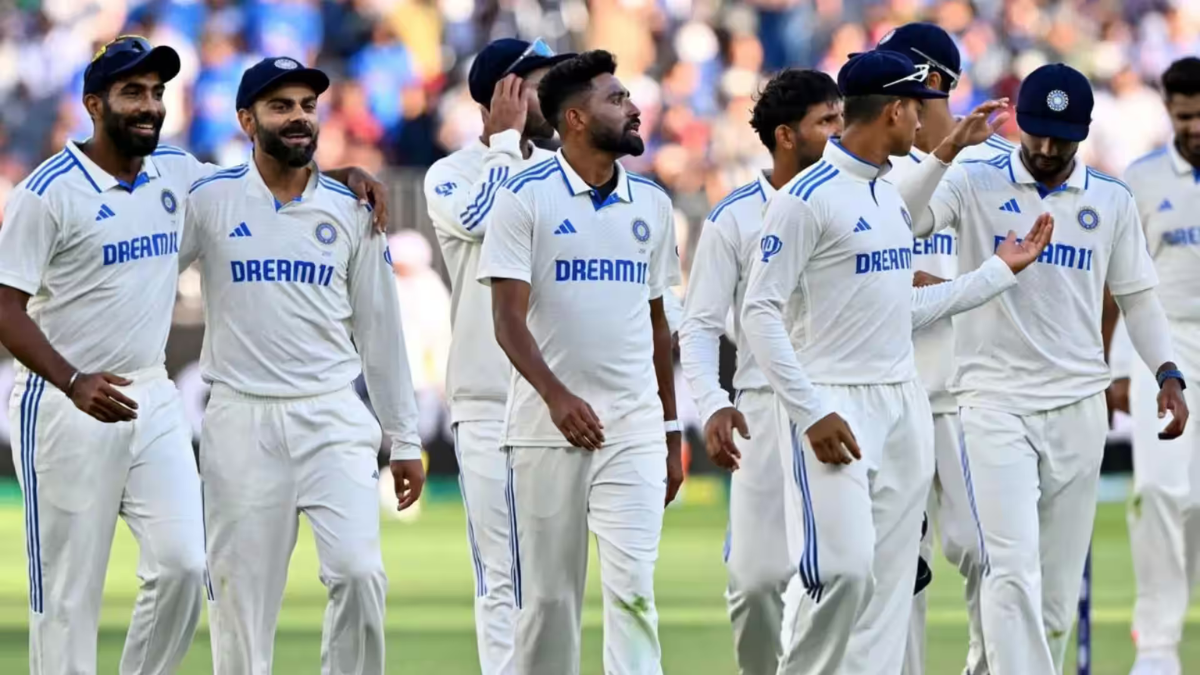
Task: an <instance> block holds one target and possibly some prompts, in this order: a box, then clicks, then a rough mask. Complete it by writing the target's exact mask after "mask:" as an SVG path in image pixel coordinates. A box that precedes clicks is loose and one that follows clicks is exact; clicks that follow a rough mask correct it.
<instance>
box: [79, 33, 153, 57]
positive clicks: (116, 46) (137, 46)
mask: <svg viewBox="0 0 1200 675" xmlns="http://www.w3.org/2000/svg"><path fill="white" fill-rule="evenodd" d="M151 49H153V47H151V46H150V42H149V41H148V40H146V38H144V37H142V36H141V35H120V36H118V37H117V39H115V40H113V41H112V42H110V43H108V44H106V45H104V46H103V47H101V48H100V51H98V52H96V55H95V56H93V57H92V63H95V62H96V61H99V60H100V57H102V56H104V55H106V54H123V53H126V52H128V53H132V54H144V53H146V52H148V51H150V50H151Z"/></svg>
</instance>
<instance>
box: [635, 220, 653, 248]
mask: <svg viewBox="0 0 1200 675" xmlns="http://www.w3.org/2000/svg"><path fill="white" fill-rule="evenodd" d="M633 238H634V239H637V240H638V242H639V243H642V244H644V243H646V242H648V241H650V226H649V225H647V224H646V221H644V220H642V219H641V218H638V219H637V220H634V221H633Z"/></svg>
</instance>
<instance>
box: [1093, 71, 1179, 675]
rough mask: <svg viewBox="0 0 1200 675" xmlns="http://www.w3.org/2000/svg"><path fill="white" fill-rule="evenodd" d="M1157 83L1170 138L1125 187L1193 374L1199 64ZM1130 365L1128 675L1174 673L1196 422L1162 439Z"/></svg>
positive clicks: (1136, 368)
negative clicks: (1132, 593) (1131, 649)
mask: <svg viewBox="0 0 1200 675" xmlns="http://www.w3.org/2000/svg"><path fill="white" fill-rule="evenodd" d="M1162 85H1163V94H1164V96H1166V106H1167V112H1168V113H1169V114H1170V117H1171V122H1172V125H1173V127H1174V131H1175V137H1174V139H1173V141H1172V142H1171V143H1170V144H1169V145H1168V146H1167V147H1165V148H1163V149H1161V150H1157V151H1155V152H1152V153H1150V154H1149V155H1147V156H1146V157H1143V158H1141V159H1139V160H1137V161H1135V162H1134V163H1133V164H1132V165H1130V167H1129V168H1128V170H1126V172H1125V182H1126V184H1128V185H1129V187H1130V188H1131V189H1132V190H1133V197H1134V201H1135V202H1136V204H1137V210H1138V213H1139V214H1140V215H1141V219H1142V226H1143V228H1144V230H1145V232H1146V239H1147V241H1148V243H1149V246H1150V255H1151V257H1152V258H1153V259H1154V266H1155V268H1156V271H1157V273H1158V277H1159V279H1160V280H1161V283H1160V285H1159V286H1158V288H1157V289H1156V290H1157V294H1158V298H1159V301H1160V302H1161V303H1162V306H1163V310H1164V311H1165V312H1166V315H1167V323H1168V325H1169V326H1170V336H1171V342H1172V347H1173V349H1174V354H1175V361H1176V363H1178V364H1179V365H1180V369H1181V370H1182V371H1183V372H1185V373H1193V372H1196V371H1198V370H1200V295H1197V289H1198V288H1200V227H1197V225H1196V222H1195V217H1196V215H1195V214H1196V213H1200V59H1197V58H1195V57H1187V58H1184V59H1180V60H1178V61H1176V62H1175V63H1173V64H1171V67H1170V68H1168V69H1167V71H1166V72H1165V73H1164V74H1163V77H1162ZM1129 360H1130V361H1132V362H1131V363H1130V364H1129V366H1130V368H1129V372H1130V376H1131V377H1130V379H1127V380H1124V384H1125V385H1126V386H1127V387H1128V389H1130V390H1131V391H1130V392H1129V393H1130V397H1129V399H1130V403H1131V408H1132V410H1131V412H1132V414H1133V417H1134V432H1133V453H1134V455H1133V456H1134V489H1133V499H1132V500H1131V501H1130V503H1129V506H1130V508H1129V514H1128V518H1129V538H1130V545H1131V548H1132V551H1133V570H1134V574H1135V577H1136V579H1137V590H1138V593H1137V602H1136V603H1135V604H1134V611H1133V636H1134V641H1135V642H1136V643H1137V648H1138V657H1137V662H1136V663H1135V664H1134V667H1133V671H1132V675H1179V673H1180V672H1181V667H1180V663H1179V642H1180V640H1181V639H1182V637H1183V624H1184V620H1185V618H1186V615H1187V608H1188V600H1189V597H1190V594H1191V589H1192V588H1193V587H1194V586H1195V585H1196V583H1197V582H1198V581H1200V436H1198V435H1197V433H1196V428H1195V426H1194V425H1192V426H1189V427H1187V428H1185V429H1184V432H1183V435H1182V436H1180V437H1179V438H1178V439H1176V440H1172V441H1163V440H1160V439H1159V438H1158V431H1159V426H1160V424H1161V422H1160V421H1159V419H1158V417H1157V416H1156V415H1155V412H1156V411H1155V408H1156V406H1155V402H1154V399H1155V393H1156V389H1157V387H1156V386H1155V384H1156V383H1155V380H1154V378H1152V377H1151V376H1150V374H1151V371H1150V369H1149V365H1148V364H1143V363H1141V362H1139V361H1138V360H1137V359H1129ZM1115 367H1116V364H1115V363H1114V368H1115ZM1131 381H1132V385H1131V386H1130V382H1131ZM1185 398H1186V399H1187V400H1188V404H1189V408H1190V407H1192V406H1193V405H1195V406H1197V407H1200V402H1197V401H1196V399H1195V397H1194V392H1193V394H1186V395H1185Z"/></svg>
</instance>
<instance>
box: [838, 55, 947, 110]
mask: <svg viewBox="0 0 1200 675" xmlns="http://www.w3.org/2000/svg"><path fill="white" fill-rule="evenodd" d="M928 77H929V66H928V65H924V64H923V65H920V66H917V65H914V64H913V62H912V60H910V59H909V58H908V57H907V56H905V55H903V54H900V53H898V52H891V51H870V52H863V53H861V54H855V55H854V56H852V57H851V58H850V60H849V61H847V62H846V65H844V66H842V69H841V70H840V71H838V78H837V82H838V89H839V90H841V92H842V96H899V97H902V98H918V99H931V98H947V97H949V94H947V93H946V92H944V91H938V90H936V89H931V88H929V87H928V86H926V85H925V80H926V79H927V78H928Z"/></svg>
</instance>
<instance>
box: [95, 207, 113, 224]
mask: <svg viewBox="0 0 1200 675" xmlns="http://www.w3.org/2000/svg"><path fill="white" fill-rule="evenodd" d="M115 215H117V214H116V213H114V212H113V210H112V209H110V208H108V204H101V205H100V212H99V213H97V214H96V220H104V219H106V218H112V217H113V216H115Z"/></svg>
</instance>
